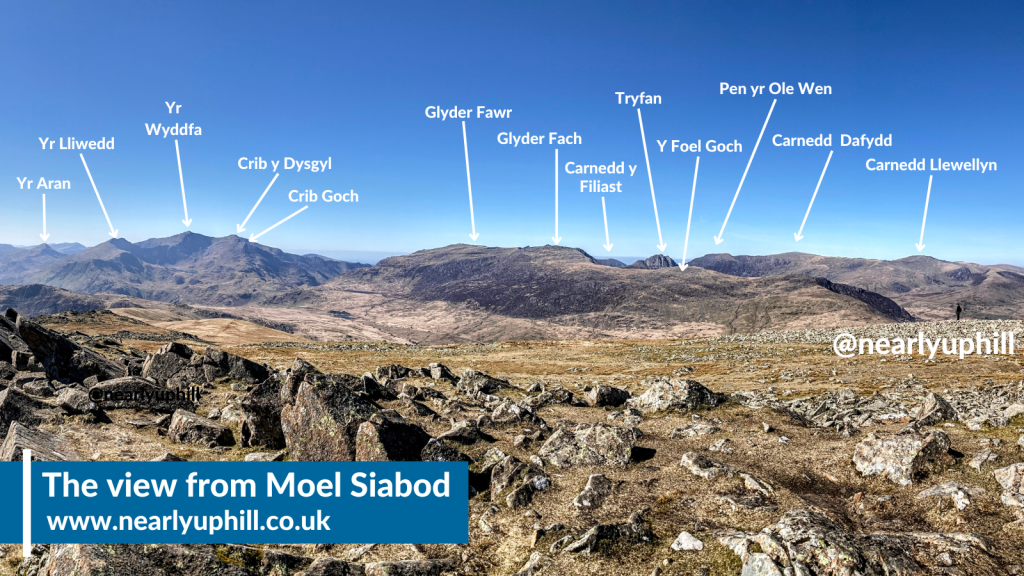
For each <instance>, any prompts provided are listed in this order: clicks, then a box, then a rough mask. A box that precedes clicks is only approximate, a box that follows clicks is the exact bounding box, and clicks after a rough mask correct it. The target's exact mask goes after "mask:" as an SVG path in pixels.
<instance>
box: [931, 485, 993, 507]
mask: <svg viewBox="0 0 1024 576" xmlns="http://www.w3.org/2000/svg"><path fill="white" fill-rule="evenodd" d="M984 492H985V490H984V489H983V488H972V487H970V486H964V485H963V484H960V483H959V482H944V483H942V484H937V485H935V486H932V487H931V488H927V489H925V490H922V491H921V492H918V494H917V498H918V499H921V498H939V499H940V500H946V499H949V500H952V501H953V504H954V505H955V506H956V509H957V510H963V509H964V508H966V507H967V506H968V505H969V504H970V503H971V500H970V496H973V495H976V494H983V493H984Z"/></svg>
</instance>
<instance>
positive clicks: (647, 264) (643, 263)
mask: <svg viewBox="0 0 1024 576" xmlns="http://www.w3.org/2000/svg"><path fill="white" fill-rule="evenodd" d="M674 266H676V261H675V260H673V259H672V258H669V257H668V256H665V255H664V254H655V255H654V256H651V257H650V258H647V259H646V260H637V261H636V262H633V263H632V264H630V265H629V266H626V268H634V269H636V268H639V269H642V270H661V269H662V268H672V267H674Z"/></svg>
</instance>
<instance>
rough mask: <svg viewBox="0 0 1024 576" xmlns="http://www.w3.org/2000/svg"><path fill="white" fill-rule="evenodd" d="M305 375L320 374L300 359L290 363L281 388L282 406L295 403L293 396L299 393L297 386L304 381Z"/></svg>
mask: <svg viewBox="0 0 1024 576" xmlns="http://www.w3.org/2000/svg"><path fill="white" fill-rule="evenodd" d="M307 374H320V371H319V370H317V369H316V366H313V365H312V364H310V363H309V362H306V361H305V360H303V359H302V358H296V359H295V361H294V362H292V365H291V367H290V368H288V370H287V371H286V376H285V379H284V385H283V386H281V403H282V404H288V405H291V404H294V403H295V395H296V394H298V392H299V385H300V384H302V382H303V381H305V379H306V375H307Z"/></svg>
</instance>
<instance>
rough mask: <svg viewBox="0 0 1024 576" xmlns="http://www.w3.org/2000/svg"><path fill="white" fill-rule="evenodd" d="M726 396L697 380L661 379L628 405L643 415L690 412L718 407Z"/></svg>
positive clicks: (628, 402) (629, 401) (632, 399)
mask: <svg viewBox="0 0 1024 576" xmlns="http://www.w3.org/2000/svg"><path fill="white" fill-rule="evenodd" d="M724 401H725V396H723V395H721V394H716V393H714V392H712V391H711V390H709V389H707V388H706V387H704V386H703V385H702V384H701V383H700V382H697V381H696V380H676V379H671V380H670V379H668V378H661V379H660V380H656V381H655V382H654V383H653V384H652V385H651V387H650V388H648V389H647V391H646V392H644V393H643V394H641V395H640V396H637V397H635V398H631V399H629V400H628V401H626V404H627V405H628V406H630V407H632V408H636V409H637V410H639V411H641V412H643V413H645V414H646V413H649V412H663V411H669V410H677V411H688V410H696V409H697V408H701V407H709V408H710V407H714V406H718V405H719V404H721V403H722V402H724Z"/></svg>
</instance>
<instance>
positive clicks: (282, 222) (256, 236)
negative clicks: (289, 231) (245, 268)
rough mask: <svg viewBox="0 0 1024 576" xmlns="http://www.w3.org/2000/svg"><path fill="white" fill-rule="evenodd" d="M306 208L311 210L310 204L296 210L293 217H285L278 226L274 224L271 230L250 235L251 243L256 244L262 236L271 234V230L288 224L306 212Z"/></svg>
mask: <svg viewBox="0 0 1024 576" xmlns="http://www.w3.org/2000/svg"><path fill="white" fill-rule="evenodd" d="M306 208H309V205H308V204H307V205H305V206H303V207H302V208H299V209H298V210H296V211H295V213H294V214H292V215H291V216H285V217H284V218H283V219H282V220H281V221H280V222H278V223H277V224H274V225H273V226H271V227H270V228H267V229H266V230H264V231H263V232H260V233H259V234H250V235H249V242H255V241H256V239H257V238H259V237H260V236H263V235H264V234H266V233H267V232H270V231H271V230H273V229H274V228H277V227H278V226H280V225H281V224H284V223H285V222H287V221H289V220H291V219H292V218H294V217H296V216H298V215H299V213H300V212H302V211H303V210H305V209H306Z"/></svg>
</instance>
